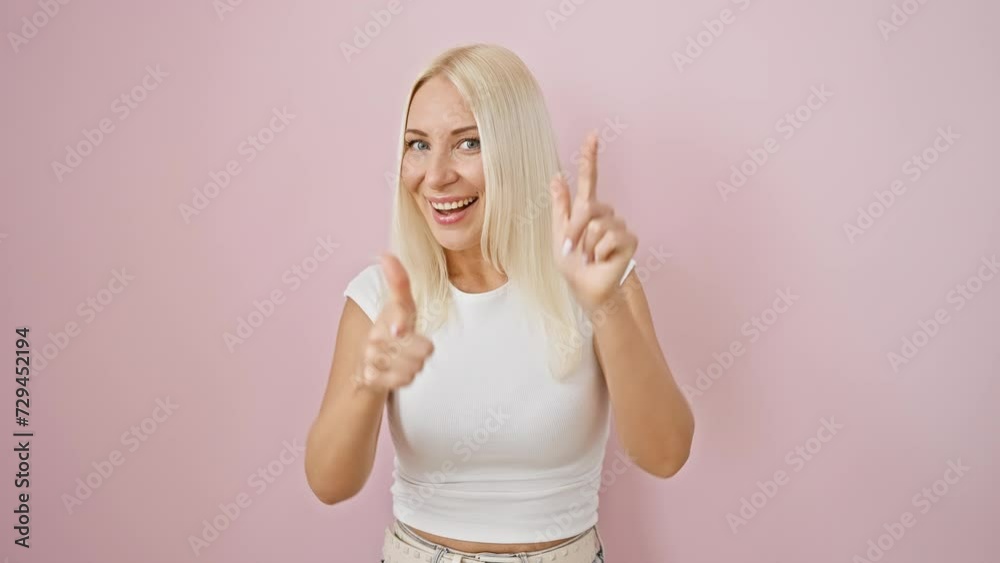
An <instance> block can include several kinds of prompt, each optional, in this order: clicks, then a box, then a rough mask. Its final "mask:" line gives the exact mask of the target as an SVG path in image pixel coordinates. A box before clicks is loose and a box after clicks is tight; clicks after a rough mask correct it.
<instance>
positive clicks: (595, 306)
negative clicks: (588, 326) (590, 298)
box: [583, 286, 625, 323]
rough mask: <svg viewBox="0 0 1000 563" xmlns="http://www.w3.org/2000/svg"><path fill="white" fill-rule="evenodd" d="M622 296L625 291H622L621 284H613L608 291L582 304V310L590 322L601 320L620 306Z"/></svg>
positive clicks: (622, 300) (622, 301) (622, 302)
mask: <svg viewBox="0 0 1000 563" xmlns="http://www.w3.org/2000/svg"><path fill="white" fill-rule="evenodd" d="M624 297H625V292H624V291H622V288H621V286H615V288H614V289H613V290H612V291H611V292H610V293H608V294H607V295H604V296H602V297H600V298H599V299H598V300H597V301H595V302H594V303H592V304H585V305H583V312H584V314H585V315H587V319H588V320H589V321H590V322H591V323H594V322H602V321H603V320H606V319H607V317H609V316H610V315H612V314H614V313H615V312H617V311H618V310H619V309H620V308H621V307H622V305H623V304H624Z"/></svg>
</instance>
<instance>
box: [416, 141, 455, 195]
mask: <svg viewBox="0 0 1000 563" xmlns="http://www.w3.org/2000/svg"><path fill="white" fill-rule="evenodd" d="M457 179H458V172H456V171H455V167H454V161H453V160H452V158H451V152H450V151H447V150H437V151H432V154H430V155H428V159H427V169H426V171H425V172H424V184H425V185H426V186H427V187H428V188H431V189H434V190H439V189H441V188H443V187H445V186H447V185H449V184H451V183H453V182H455V180H457Z"/></svg>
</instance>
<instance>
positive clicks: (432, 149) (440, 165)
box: [400, 76, 486, 251]
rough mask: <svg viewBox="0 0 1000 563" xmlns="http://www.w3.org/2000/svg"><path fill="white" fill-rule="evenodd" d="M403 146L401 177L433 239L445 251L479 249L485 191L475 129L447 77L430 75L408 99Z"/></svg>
mask: <svg viewBox="0 0 1000 563" xmlns="http://www.w3.org/2000/svg"><path fill="white" fill-rule="evenodd" d="M404 142H405V147H404V153H403V167H402V171H401V174H400V178H401V180H402V183H403V186H404V187H405V188H406V190H407V191H409V193H410V195H412V196H413V199H414V201H415V202H416V204H417V207H418V208H419V209H420V211H421V213H423V215H424V219H425V220H426V221H427V224H428V225H429V226H430V229H431V232H432V233H434V238H436V239H437V241H438V243H439V244H440V245H441V246H442V247H444V248H446V249H449V250H456V251H457V250H465V249H467V248H471V247H474V246H478V245H479V241H480V236H481V235H482V231H483V211H484V209H485V207H484V204H485V202H484V201H483V196H484V191H485V187H486V184H485V180H484V178H483V161H482V156H481V153H480V148H479V130H478V129H477V128H476V120H475V118H474V117H473V115H472V112H470V111H469V109H468V106H467V105H466V103H465V100H464V99H463V98H462V95H461V94H460V93H459V92H458V90H457V89H455V86H454V85H453V84H452V83H451V81H449V80H448V79H447V78H444V77H440V76H435V77H434V78H431V79H429V80H427V81H426V82H424V84H423V85H421V87H420V89H418V90H417V92H416V93H415V94H414V95H413V99H412V100H411V102H410V111H409V115H408V117H407V120H406V134H405V137H404ZM442 208H443V209H442Z"/></svg>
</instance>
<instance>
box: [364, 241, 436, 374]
mask: <svg viewBox="0 0 1000 563" xmlns="http://www.w3.org/2000/svg"><path fill="white" fill-rule="evenodd" d="M381 262H382V272H383V273H384V274H385V278H386V282H387V284H388V289H389V295H388V300H387V301H386V303H385V305H384V306H383V307H382V311H381V313H379V316H378V317H377V318H376V319H375V323H374V324H373V325H372V328H371V331H370V332H369V333H368V344H367V345H366V346H365V351H364V356H363V358H362V361H361V369H360V370H359V373H358V374H357V376H356V377H355V383H356V384H357V385H360V386H363V387H368V388H372V389H379V390H383V391H392V390H393V389H397V388H399V387H404V386H406V385H409V384H410V383H411V382H413V378H414V377H416V375H417V374H418V373H420V370H422V369H423V367H424V362H425V361H426V360H427V358H428V357H430V355H431V354H432V353H433V352H434V344H433V343H432V342H431V341H430V339H428V338H427V337H425V336H424V335H422V334H419V333H417V332H416V330H415V325H416V318H417V306H416V303H414V301H413V294H412V293H411V292H410V277H409V276H408V275H407V273H406V269H405V268H404V267H403V264H402V263H401V262H400V261H399V259H398V258H396V257H395V256H393V255H391V254H383V255H382V259H381Z"/></svg>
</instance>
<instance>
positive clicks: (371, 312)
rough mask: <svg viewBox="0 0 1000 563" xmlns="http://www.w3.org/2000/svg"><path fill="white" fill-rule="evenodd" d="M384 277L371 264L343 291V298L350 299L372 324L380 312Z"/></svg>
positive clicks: (378, 269) (379, 269)
mask: <svg viewBox="0 0 1000 563" xmlns="http://www.w3.org/2000/svg"><path fill="white" fill-rule="evenodd" d="M385 288H386V283H385V277H384V276H383V275H382V268H381V267H380V266H379V265H377V264H372V265H370V266H368V267H367V268H365V269H364V270H361V272H360V273H359V274H358V275H356V276H354V279H352V280H351V281H350V282H348V283H347V288H345V289H344V297H350V298H351V299H353V300H354V302H355V303H357V304H358V306H359V307H361V310H362V311H364V312H365V314H366V315H368V318H369V319H371V321H372V322H375V318H376V317H378V314H379V312H381V311H382V298H383V296H384V295H385Z"/></svg>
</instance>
